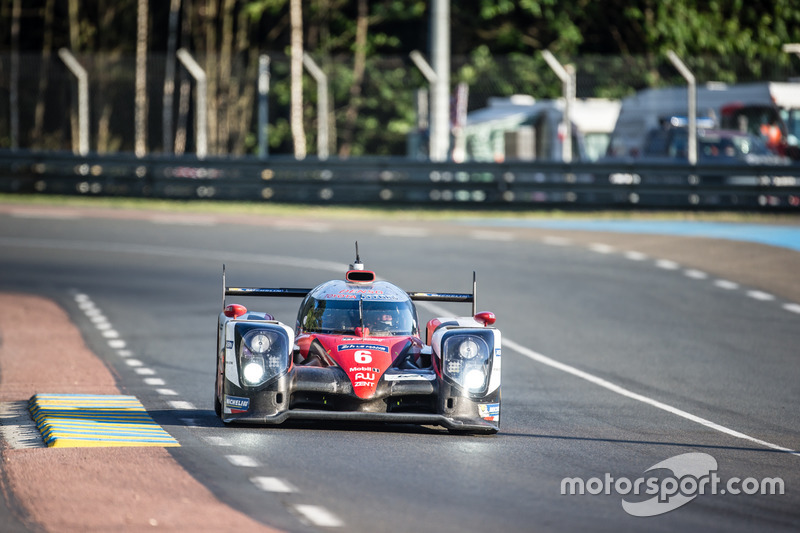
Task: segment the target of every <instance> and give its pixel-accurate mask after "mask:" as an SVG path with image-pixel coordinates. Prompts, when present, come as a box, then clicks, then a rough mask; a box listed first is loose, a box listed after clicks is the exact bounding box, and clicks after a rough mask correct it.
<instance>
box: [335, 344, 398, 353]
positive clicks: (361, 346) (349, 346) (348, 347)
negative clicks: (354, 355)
mask: <svg viewBox="0 0 800 533" xmlns="http://www.w3.org/2000/svg"><path fill="white" fill-rule="evenodd" d="M336 350H337V351H340V352H343V351H345V350H375V351H378V352H388V351H389V347H388V346H381V345H380V344H340V345H339V346H337V347H336Z"/></svg>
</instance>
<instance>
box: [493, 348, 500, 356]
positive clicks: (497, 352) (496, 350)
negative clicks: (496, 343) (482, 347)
mask: <svg viewBox="0 0 800 533" xmlns="http://www.w3.org/2000/svg"><path fill="white" fill-rule="evenodd" d="M494 354H495V355H496V356H497V357H500V348H495V349H494Z"/></svg>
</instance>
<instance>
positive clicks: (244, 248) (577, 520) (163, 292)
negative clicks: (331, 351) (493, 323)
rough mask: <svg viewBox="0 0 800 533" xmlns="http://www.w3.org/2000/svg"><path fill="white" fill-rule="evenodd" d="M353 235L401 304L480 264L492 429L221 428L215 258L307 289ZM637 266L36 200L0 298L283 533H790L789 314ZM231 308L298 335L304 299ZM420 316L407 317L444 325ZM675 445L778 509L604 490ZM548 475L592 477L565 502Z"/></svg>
mask: <svg viewBox="0 0 800 533" xmlns="http://www.w3.org/2000/svg"><path fill="white" fill-rule="evenodd" d="M356 240H358V242H359V248H360V251H361V258H362V260H363V261H364V262H365V264H366V265H367V268H371V269H374V270H375V271H376V272H377V273H378V274H379V275H380V276H382V277H383V278H385V279H388V280H391V281H393V282H395V283H397V284H398V285H400V286H401V287H403V288H405V289H407V290H420V291H422V290H430V291H454V292H468V291H469V289H470V284H471V277H472V271H473V270H475V271H477V273H478V307H479V310H491V311H494V312H495V313H496V314H497V316H498V323H497V325H498V327H499V328H500V329H501V330H502V332H503V341H504V344H503V359H504V363H503V404H502V417H501V432H500V433H499V434H498V435H496V436H491V437H472V436H456V435H449V434H447V433H444V432H441V431H438V430H436V429H435V428H416V427H408V426H395V427H387V428H379V427H374V426H356V425H342V424H311V423H302V424H300V423H295V424H293V425H291V426H288V427H281V428H270V427H222V425H221V423H220V422H219V421H218V420H217V419H216V418H215V416H214V414H213V410H212V390H213V389H212V379H213V368H214V341H215V322H216V314H217V313H218V312H219V310H220V306H221V270H222V263H223V262H224V263H225V264H226V265H227V272H228V282H229V284H236V285H242V286H259V285H261V286H284V287H287V286H288V287H312V286H314V285H316V284H318V283H320V282H322V281H324V280H327V279H330V278H332V277H337V276H340V275H342V273H343V271H344V268H345V267H346V265H347V264H348V263H349V262H351V261H352V259H353V255H354V253H353V243H354V241H356ZM742 246H747V245H744V244H743V245H742ZM636 252H637V250H635V249H633V248H627V247H626V246H624V243H623V244H620V243H619V241H618V242H617V243H616V245H615V246H614V247H611V246H608V245H607V244H606V243H604V242H603V236H602V235H598V236H597V237H596V242H595V243H592V244H591V245H585V244H580V243H578V242H574V241H571V240H569V233H566V232H558V231H553V232H550V233H549V234H547V235H545V236H542V234H541V233H530V234H528V233H526V232H525V231H506V230H503V229H498V228H491V229H487V228H481V227H477V226H446V227H445V226H442V227H441V228H439V227H437V226H436V225H429V226H421V225H418V224H413V223H408V224H407V223H404V222H397V223H388V222H379V221H364V222H361V223H358V222H353V221H339V222H337V221H324V222H319V223H316V222H315V223H310V224H309V223H302V222H298V221H292V220H277V219H273V220H269V219H267V220H263V221H260V222H258V223H256V224H237V223H218V222H217V221H215V220H214V219H210V218H207V217H203V216H174V217H171V216H164V215H163V214H160V215H159V214H147V213H143V214H141V216H136V217H131V218H130V219H125V218H108V219H98V218H96V217H94V216H88V217H87V216H83V215H80V214H76V213H72V214H70V213H67V214H64V213H60V214H59V212H48V211H47V210H42V209H38V208H37V209H34V210H30V211H28V212H19V213H17V214H16V215H15V214H9V212H8V211H6V212H5V213H4V214H0V291H17V292H18V291H24V292H30V293H35V294H40V295H44V296H47V297H50V298H53V299H55V300H56V301H57V302H58V303H59V304H60V305H61V306H63V307H64V309H65V310H66V311H67V312H68V313H69V314H70V316H71V317H72V318H73V320H74V321H75V323H76V324H77V325H78V326H79V327H80V329H81V330H82V331H83V333H84V336H85V338H86V341H87V343H88V345H89V346H90V347H91V348H92V349H93V350H94V351H95V352H96V353H97V355H98V356H99V357H100V358H102V359H103V360H104V361H105V362H106V363H107V364H108V365H109V366H110V367H112V369H113V370H114V371H115V372H116V373H117V374H118V375H119V380H120V383H119V386H120V388H121V389H123V390H124V391H125V393H126V394H133V395H135V396H136V397H137V398H139V400H140V401H141V402H142V403H143V404H144V405H145V407H146V408H147V409H148V411H149V412H150V414H151V415H152V416H153V418H154V419H155V420H156V421H157V422H159V423H161V424H162V426H163V427H164V428H165V429H166V430H167V431H168V432H169V433H170V434H171V435H173V436H174V437H175V438H177V439H178V441H179V442H180V443H181V445H182V446H181V447H180V448H172V449H171V450H170V453H171V454H172V455H173V457H175V458H176V459H177V460H178V461H179V462H180V464H182V465H183V466H184V467H185V468H186V469H187V470H188V471H189V472H191V473H192V474H193V475H194V476H195V477H196V478H197V479H198V480H200V481H201V482H202V483H204V484H205V485H206V486H207V487H208V488H209V489H210V490H211V491H212V492H213V493H214V494H215V495H216V496H217V497H218V498H220V499H221V500H222V501H224V502H226V503H228V504H229V505H231V506H232V507H234V508H236V509H238V510H241V511H243V512H245V513H246V514H248V515H249V516H251V517H252V518H254V519H256V520H259V521H261V522H263V523H265V524H269V525H272V526H276V527H278V528H282V529H285V530H288V531H300V532H305V531H327V530H337V529H338V530H346V531H354V532H358V531H363V532H376V531H385V532H419V531H437V532H463V531H504V532H505V531H509V532H517V531H519V532H528V531H578V530H592V531H638V530H642V529H647V530H650V531H676V530H689V531H700V530H703V531H707V530H710V531H754V530H762V531H766V530H771V531H797V530H798V528H800V468H798V467H799V466H800V455H797V454H792V453H789V452H787V450H798V449H800V415H798V409H797V406H798V402H799V401H800V385H798V384H800V364H798V358H800V348H798V346H800V342H799V341H800V306H798V303H800V302H797V301H793V300H791V299H789V298H787V296H785V295H783V294H772V293H767V292H765V291H763V290H758V288H755V287H749V286H746V285H742V284H741V283H740V282H739V281H738V280H736V279H725V278H722V277H720V276H718V275H715V274H710V273H708V272H705V271H700V270H697V269H690V268H686V267H684V266H683V265H681V264H679V263H676V262H674V261H670V260H669V259H670V258H669V257H660V256H658V255H657V254H648V255H644V254H641V253H636ZM76 297H78V298H83V299H89V300H91V301H92V302H94V303H95V305H96V306H97V307H98V308H100V309H101V310H102V311H103V313H104V314H105V315H106V316H107V317H108V318H109V320H110V321H111V323H112V324H113V326H114V328H115V330H116V331H118V332H119V334H120V338H121V339H124V341H125V343H126V347H127V349H128V350H129V353H124V354H121V353H120V350H117V349H115V348H113V347H112V346H110V345H109V342H108V340H107V338H104V337H103V335H102V334H101V332H100V331H98V330H97V329H96V328H94V327H93V326H92V323H91V321H90V320H89V318H88V317H87V316H86V315H84V314H83V313H82V312H81V311H80V309H79V308H78V305H77V301H76ZM229 301H231V299H230V298H229ZM241 303H245V304H247V305H248V306H249V307H250V308H252V309H255V310H259V309H260V310H267V311H269V312H271V313H273V314H274V315H276V316H277V317H278V318H279V319H281V320H282V321H284V322H286V323H288V324H291V325H293V324H294V318H295V312H296V306H297V304H298V303H299V301H298V300H293V299H260V300H255V301H253V300H249V301H242V302H241ZM441 307H442V308H444V309H446V310H447V311H448V312H452V313H461V312H463V313H465V314H468V313H469V308H468V307H461V306H459V305H457V304H442V305H441ZM418 310H419V312H420V320H421V322H422V323H424V322H425V321H426V320H427V319H428V318H430V317H432V316H436V314H435V313H436V312H437V311H438V309H436V308H435V307H433V306H431V305H429V304H425V306H424V307H423V305H422V303H420V304H418ZM131 359H133V360H135V361H140V362H141V364H140V365H136V364H131V363H130V360H131ZM142 369H150V370H152V373H150V374H149V373H146V372H145V373H142V372H141V370H142ZM687 453H694V454H707V456H710V457H712V458H713V459H714V460H715V461H716V463H717V465H718V466H717V470H716V472H715V473H716V474H717V475H718V477H719V478H721V479H722V480H723V483H724V482H726V481H729V480H731V479H732V478H740V479H742V480H744V479H748V478H750V479H753V480H755V481H756V482H760V481H761V480H763V479H765V478H781V479H782V480H783V483H784V487H785V494H784V495H759V494H752V495H751V494H744V493H741V494H738V495H734V494H731V493H730V492H728V493H726V494H720V493H716V494H708V493H706V494H703V495H696V494H693V493H692V491H691V490H690V489H691V488H692V487H691V485H689V484H687V486H686V487H685V489H686V491H685V492H686V493H687V502H688V503H686V504H685V505H683V506H681V507H679V508H677V509H674V510H672V511H669V512H666V513H664V514H659V515H656V516H650V517H635V516H632V515H631V514H629V513H628V512H626V511H625V510H624V509H623V507H622V501H623V500H628V501H631V502H641V501H643V500H646V499H647V498H649V497H650V496H645V495H644V494H642V495H640V496H638V497H637V496H633V495H630V494H628V495H621V494H620V492H622V491H624V489H625V487H626V486H625V483H624V482H621V483H617V486H615V485H614V483H615V481H617V482H619V480H620V479H622V478H625V479H626V480H629V481H631V482H634V481H635V480H637V479H639V478H644V477H652V476H660V477H659V479H658V480H657V481H658V482H659V483H662V484H663V486H664V487H665V488H669V486H670V485H669V482H670V481H672V480H674V479H675V476H677V477H679V476H680V474H678V473H677V472H675V471H674V470H673V471H668V470H664V469H657V470H654V471H651V472H646V471H647V470H648V469H649V468H650V467H652V466H654V465H656V464H657V463H660V462H662V461H666V460H668V459H671V458H674V457H676V456H679V455H681V454H687ZM707 456H704V457H705V459H706V460H707V459H708V457H707ZM695 457H697V456H695ZM673 473H674V474H675V476H673V477H672V478H670V474H673ZM698 476H699V474H698ZM565 478H581V479H582V480H584V481H585V482H587V483H588V486H590V487H594V488H595V489H596V488H598V487H599V485H598V483H599V482H600V481H603V482H604V486H603V487H600V488H601V489H602V490H600V492H601V493H600V494H589V493H586V494H584V495H562V494H561V487H562V480H564V479H565ZM593 479H594V481H591V480H593ZM609 479H610V481H609ZM685 479H687V478H682V479H681V481H683V480H685ZM660 486H661V485H660ZM739 486H741V485H739ZM720 487H721V488H724V485H720ZM747 487H748V488H751V487H752V485H748V486H747ZM605 489H608V490H605ZM618 489H619V490H618ZM642 490H644V489H642ZM595 492H597V490H595ZM606 492H607V493H606ZM694 495H696V497H695V498H694V499H691V496H694ZM670 501H672V502H673V503H674V502H675V501H676V500H674V499H672V500H670ZM666 504H667V503H666V502H665V504H664V505H666ZM640 508H641V507H640ZM661 509H662V510H664V509H665V507H662V508H661Z"/></svg>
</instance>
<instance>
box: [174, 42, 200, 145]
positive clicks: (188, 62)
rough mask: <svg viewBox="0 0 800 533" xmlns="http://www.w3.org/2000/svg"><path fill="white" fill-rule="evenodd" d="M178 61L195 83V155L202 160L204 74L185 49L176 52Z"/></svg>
mask: <svg viewBox="0 0 800 533" xmlns="http://www.w3.org/2000/svg"><path fill="white" fill-rule="evenodd" d="M177 55H178V59H179V60H180V62H181V63H182V64H183V66H184V67H186V70H188V71H189V74H191V75H192V77H193V78H194V80H195V82H196V83H197V103H196V104H195V108H196V109H195V117H196V119H197V124H195V128H196V129H197V148H196V150H195V151H196V153H197V157H198V158H199V159H203V158H205V157H206V155H207V154H208V132H207V129H208V126H207V124H208V109H207V107H206V92H207V91H208V89H207V85H206V73H205V72H204V71H203V69H202V68H200V65H198V64H197V61H195V60H194V58H193V57H192V56H191V54H190V53H189V51H188V50H186V48H181V49H180V50H178V52H177Z"/></svg>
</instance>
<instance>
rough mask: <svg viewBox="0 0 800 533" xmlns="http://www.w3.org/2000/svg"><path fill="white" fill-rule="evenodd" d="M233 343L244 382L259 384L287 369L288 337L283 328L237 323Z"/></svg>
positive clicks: (281, 373) (252, 385)
mask: <svg viewBox="0 0 800 533" xmlns="http://www.w3.org/2000/svg"><path fill="white" fill-rule="evenodd" d="M236 345H237V350H236V354H237V359H238V362H239V375H240V376H241V380H242V384H243V385H246V386H248V387H259V386H261V385H263V384H265V383H267V382H269V381H271V380H273V379H276V378H278V377H279V376H281V375H283V374H284V373H285V372H286V371H287V370H288V369H289V353H290V350H289V339H288V337H287V336H286V332H285V331H283V329H282V328H279V327H268V326H262V325H257V326H256V325H251V324H241V325H237V327H236Z"/></svg>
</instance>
